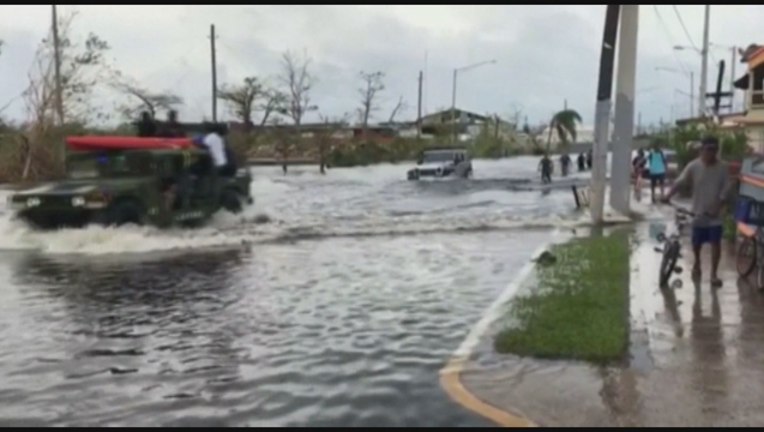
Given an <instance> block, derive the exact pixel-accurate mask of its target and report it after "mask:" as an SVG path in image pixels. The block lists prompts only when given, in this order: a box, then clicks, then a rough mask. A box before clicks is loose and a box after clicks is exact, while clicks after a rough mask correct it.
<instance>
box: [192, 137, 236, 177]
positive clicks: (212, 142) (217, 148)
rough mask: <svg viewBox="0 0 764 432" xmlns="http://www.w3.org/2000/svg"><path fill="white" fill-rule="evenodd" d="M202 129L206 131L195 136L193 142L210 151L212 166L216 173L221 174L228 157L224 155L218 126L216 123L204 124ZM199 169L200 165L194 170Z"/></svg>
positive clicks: (223, 142) (223, 143)
mask: <svg viewBox="0 0 764 432" xmlns="http://www.w3.org/2000/svg"><path fill="white" fill-rule="evenodd" d="M204 129H205V132H206V133H205V134H204V135H197V136H195V137H194V144H196V145H197V146H199V147H202V148H204V149H206V150H207V151H208V152H209V153H210V156H211V158H212V165H213V168H214V169H215V171H217V172H218V174H220V175H223V174H224V171H225V168H226V166H227V165H228V158H227V157H226V151H225V141H224V140H223V136H222V135H221V133H220V132H221V131H220V128H219V127H218V125H205V128H204ZM199 169H201V167H197V169H195V170H194V171H198V170H199ZM197 174H198V172H197Z"/></svg>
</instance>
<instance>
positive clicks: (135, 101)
mask: <svg viewBox="0 0 764 432" xmlns="http://www.w3.org/2000/svg"><path fill="white" fill-rule="evenodd" d="M110 85H111V87H112V88H113V89H114V90H116V91H118V92H119V93H121V94H122V95H124V96H127V98H128V100H129V102H128V103H126V104H123V105H121V106H119V108H118V109H119V112H120V113H121V114H122V116H124V118H125V119H127V120H133V119H137V118H138V116H139V115H140V113H141V112H144V111H145V112H148V113H149V115H150V116H151V118H156V117H157V114H158V113H159V112H160V111H166V112H167V111H171V110H175V109H176V108H177V107H179V106H181V105H183V99H182V98H181V97H180V96H178V95H176V94H174V93H172V92H168V91H166V92H154V91H151V90H148V89H147V88H145V87H143V86H141V85H140V84H138V83H137V82H135V80H132V79H130V78H127V77H125V76H124V75H122V74H121V73H120V72H115V73H114V79H113V81H112V82H111V84H110Z"/></svg>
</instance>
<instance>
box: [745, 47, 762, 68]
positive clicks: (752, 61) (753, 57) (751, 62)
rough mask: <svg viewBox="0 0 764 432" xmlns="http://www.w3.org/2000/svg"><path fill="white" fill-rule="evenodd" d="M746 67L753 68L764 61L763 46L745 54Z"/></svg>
mask: <svg viewBox="0 0 764 432" xmlns="http://www.w3.org/2000/svg"><path fill="white" fill-rule="evenodd" d="M746 59H747V62H748V69H753V68H755V67H757V66H759V65H761V64H762V63H764V46H760V47H758V48H757V49H756V50H754V51H752V52H751V53H750V54H749V55H748V56H747V58H746Z"/></svg>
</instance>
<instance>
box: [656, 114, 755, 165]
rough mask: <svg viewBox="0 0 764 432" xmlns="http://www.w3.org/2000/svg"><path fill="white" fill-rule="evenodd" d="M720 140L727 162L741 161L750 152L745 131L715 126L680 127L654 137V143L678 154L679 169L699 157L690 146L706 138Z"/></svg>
mask: <svg viewBox="0 0 764 432" xmlns="http://www.w3.org/2000/svg"><path fill="white" fill-rule="evenodd" d="M709 135H713V136H716V137H717V138H718V139H719V143H720V146H721V147H720V148H721V156H722V158H724V159H726V160H739V159H741V158H743V157H745V155H746V154H748V152H749V147H748V138H747V136H746V134H745V130H743V129H739V128H738V129H720V128H719V127H718V126H716V125H714V124H710V125H687V126H679V127H676V128H673V129H671V130H668V131H664V132H661V133H658V134H656V135H653V136H652V140H653V142H654V143H658V144H660V145H661V146H662V147H664V148H668V149H671V150H673V151H675V152H676V154H677V163H678V164H679V168H680V169H681V168H683V167H684V166H686V165H687V164H688V163H690V161H692V160H693V159H694V158H696V157H697V151H696V150H695V149H693V148H692V146H690V145H689V143H692V142H698V141H700V140H701V139H703V138H704V137H706V136H709Z"/></svg>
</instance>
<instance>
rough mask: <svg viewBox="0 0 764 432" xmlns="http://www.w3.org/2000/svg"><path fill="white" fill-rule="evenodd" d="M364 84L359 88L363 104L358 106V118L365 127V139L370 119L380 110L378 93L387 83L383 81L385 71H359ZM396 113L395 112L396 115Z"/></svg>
mask: <svg viewBox="0 0 764 432" xmlns="http://www.w3.org/2000/svg"><path fill="white" fill-rule="evenodd" d="M359 76H360V77H361V80H362V81H363V86H362V87H361V88H359V89H358V95H359V96H360V102H361V106H360V108H358V118H359V120H360V122H361V126H362V127H363V136H364V139H365V138H366V136H367V131H368V128H369V119H370V118H371V116H372V114H373V113H374V112H376V111H379V105H378V103H377V94H378V93H379V92H381V91H382V90H384V89H385V84H384V83H383V82H382V81H383V80H384V78H385V73H384V72H380V71H377V72H364V71H361V72H360V73H359ZM394 114H395V113H393V115H394Z"/></svg>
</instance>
